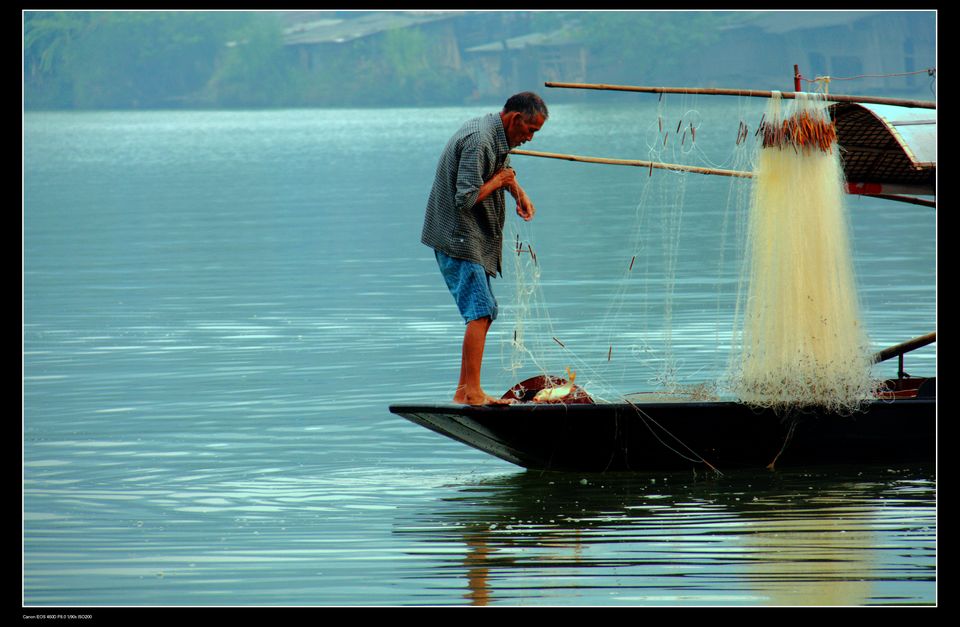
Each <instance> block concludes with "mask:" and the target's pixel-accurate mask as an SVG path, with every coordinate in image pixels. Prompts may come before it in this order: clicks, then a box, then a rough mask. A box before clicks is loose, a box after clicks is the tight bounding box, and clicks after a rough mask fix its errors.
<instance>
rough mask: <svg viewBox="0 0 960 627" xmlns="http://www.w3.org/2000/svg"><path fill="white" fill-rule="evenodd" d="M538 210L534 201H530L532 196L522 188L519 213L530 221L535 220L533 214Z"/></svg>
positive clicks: (518, 206) (518, 200) (518, 203)
mask: <svg viewBox="0 0 960 627" xmlns="http://www.w3.org/2000/svg"><path fill="white" fill-rule="evenodd" d="M536 212H537V210H536V208H534V206H533V203H532V202H530V197H529V196H527V195H526V194H525V193H524V191H523V190H522V189H521V190H520V197H519V198H517V215H518V216H520V217H521V218H523V219H524V220H526V221H527V222H529V221H530V220H533V214H535V213H536Z"/></svg>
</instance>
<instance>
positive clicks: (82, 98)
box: [23, 11, 728, 109]
mask: <svg viewBox="0 0 960 627" xmlns="http://www.w3.org/2000/svg"><path fill="white" fill-rule="evenodd" d="M352 17H353V16H351V17H348V18H346V19H352ZM464 19H469V18H464ZM727 19H728V17H727V16H725V15H724V14H719V13H709V12H697V11H692V12H682V11H679V12H676V11H663V12H644V11H626V12H620V11H615V12H609V11H597V12H593V11H585V12H533V13H531V14H530V20H529V27H532V28H534V29H535V30H538V31H542V32H550V31H553V30H557V29H561V28H563V29H566V30H567V31H568V32H571V33H572V34H573V35H575V36H576V37H578V38H579V39H580V40H581V41H582V42H583V43H584V44H585V45H586V46H587V47H588V48H589V51H590V66H591V78H592V79H594V80H607V81H613V80H615V79H617V80H620V79H622V80H627V81H629V80H641V79H642V80H645V81H646V80H652V79H654V78H658V79H661V78H662V77H664V76H669V75H670V72H671V71H673V70H674V69H675V68H678V67H679V63H678V61H677V60H679V59H689V58H690V57H691V55H695V54H696V53H697V49H698V47H699V46H701V45H704V44H708V43H710V42H711V41H713V40H714V39H716V38H717V37H718V36H719V35H718V27H719V26H721V25H722V24H723V23H724V22H725V21H726V20H727ZM488 22H489V20H486V21H483V20H481V21H480V22H475V23H474V24H473V26H474V28H477V24H482V25H483V26H482V28H484V29H486V30H490V31H491V32H489V38H490V40H496V39H497V38H498V37H504V36H506V35H507V33H506V32H505V31H504V32H500V31H499V30H498V29H501V30H502V28H504V26H503V24H499V25H498V24H493V25H491V24H490V23H488ZM23 26H24V38H23V42H24V57H23V58H24V74H23V76H24V106H25V107H26V108H27V109H31V108H86V109H104V108H172V107H218V106H223V107H271V106H378V105H381V106H382V105H383V104H390V105H397V106H403V105H413V106H415V105H424V104H429V105H437V104H461V103H463V102H465V101H466V100H467V99H468V98H469V97H470V95H471V94H472V93H473V92H475V86H474V85H473V84H472V81H471V79H470V78H469V77H468V73H467V72H464V71H460V70H454V69H453V68H450V67H448V63H447V62H446V61H447V55H448V54H449V53H448V52H446V51H445V50H444V49H443V48H442V45H443V42H441V41H440V40H438V39H436V38H434V37H432V36H431V35H428V34H427V32H426V31H424V30H421V29H420V28H418V27H410V28H397V29H393V30H387V31H385V32H383V33H381V34H379V35H375V36H371V37H365V38H361V39H357V40H355V41H352V42H346V43H337V44H334V43H328V44H320V45H319V46H316V47H314V48H313V49H312V50H310V51H307V50H298V49H297V48H296V47H292V46H285V45H284V42H283V30H282V24H281V22H280V16H279V14H277V13H271V12H226V11H28V12H25V13H24V24H23ZM304 56H308V57H309V61H308V62H305V60H304Z"/></svg>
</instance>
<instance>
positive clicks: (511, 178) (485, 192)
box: [477, 168, 536, 221]
mask: <svg viewBox="0 0 960 627" xmlns="http://www.w3.org/2000/svg"><path fill="white" fill-rule="evenodd" d="M500 188H504V189H506V190H507V191H508V192H510V195H511V196H513V198H514V200H516V201H517V215H519V216H520V217H521V218H523V219H524V220H527V221H529V220H532V219H533V214H534V213H536V209H535V208H534V206H533V203H532V202H530V197H529V196H527V193H526V192H525V191H523V188H522V187H520V183H519V182H517V175H516V172H514V171H513V168H502V169H500V170H498V171H497V173H496V174H494V175H493V176H492V177H490V180H488V181H487V182H485V183H484V184H483V185H481V186H480V193H479V194H478V195H477V202H478V203H479V202H481V201H482V200H483V199H484V198H486V197H488V196H489V195H490V194H492V193H493V192H495V191H496V190H498V189H500Z"/></svg>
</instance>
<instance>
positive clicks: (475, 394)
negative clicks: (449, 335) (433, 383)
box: [453, 318, 510, 405]
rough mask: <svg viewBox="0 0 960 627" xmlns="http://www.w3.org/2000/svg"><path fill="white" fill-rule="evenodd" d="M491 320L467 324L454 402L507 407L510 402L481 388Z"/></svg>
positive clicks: (472, 321)
mask: <svg viewBox="0 0 960 627" xmlns="http://www.w3.org/2000/svg"><path fill="white" fill-rule="evenodd" d="M491 323H492V321H491V319H490V318H478V319H477V320H471V321H470V322H468V323H467V328H466V330H465V331H464V333H463V354H462V356H461V361H460V382H459V383H458V384H457V391H456V393H455V394H454V395H453V402H455V403H462V404H464V405H506V404H509V402H510V401H509V400H506V399H499V398H496V397H493V396H490V395H488V394H487V393H486V392H484V391H483V388H481V387H480V369H481V365H482V364H483V349H484V346H485V345H486V342H487V331H489V330H490V324H491Z"/></svg>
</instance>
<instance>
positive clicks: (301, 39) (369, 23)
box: [283, 11, 463, 46]
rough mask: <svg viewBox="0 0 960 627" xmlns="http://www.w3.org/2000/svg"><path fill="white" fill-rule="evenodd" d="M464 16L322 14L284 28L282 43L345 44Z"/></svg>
mask: <svg viewBox="0 0 960 627" xmlns="http://www.w3.org/2000/svg"><path fill="white" fill-rule="evenodd" d="M462 14H463V12H462V11H377V12H369V13H368V12H363V13H360V14H359V15H357V16H356V17H338V16H332V15H330V14H329V13H327V14H319V15H318V19H315V20H308V21H299V22H296V23H294V24H292V25H290V26H288V27H287V28H285V29H284V31H283V39H284V43H285V44H286V45H289V46H293V45H303V44H329V43H345V42H348V41H353V40H356V39H362V38H363V37H369V36H371V35H376V34H378V33H382V32H385V31H389V30H393V29H397V28H407V27H409V26H417V25H420V24H428V23H430V22H436V21H439V20H447V19H451V18H453V17H456V16H458V15H462Z"/></svg>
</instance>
